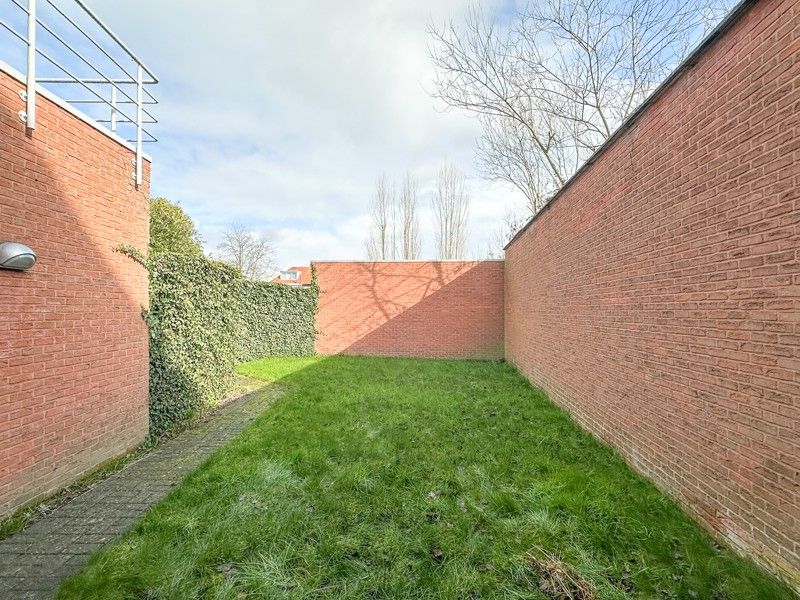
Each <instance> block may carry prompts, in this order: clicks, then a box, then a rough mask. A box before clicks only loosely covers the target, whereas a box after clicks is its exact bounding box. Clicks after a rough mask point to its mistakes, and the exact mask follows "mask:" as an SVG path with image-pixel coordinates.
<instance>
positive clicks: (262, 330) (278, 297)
mask: <svg viewBox="0 0 800 600" xmlns="http://www.w3.org/2000/svg"><path fill="white" fill-rule="evenodd" d="M147 266H148V268H149V270H150V309H149V311H148V313H147V320H148V323H149V328H150V433H151V435H153V436H160V435H162V434H163V433H165V432H166V431H168V430H169V429H170V428H171V427H173V426H174V425H175V424H177V423H180V422H181V421H183V420H185V419H187V418H188V417H189V416H191V415H192V414H193V413H194V412H195V411H196V410H198V409H202V408H204V407H207V406H210V405H213V404H214V403H215V402H216V401H218V400H219V399H220V398H222V397H223V396H224V395H225V394H226V393H227V392H228V391H229V390H230V389H231V386H232V384H233V381H234V375H233V368H234V366H235V364H236V363H237V362H238V361H243V360H251V359H253V358H259V357H263V356H277V355H308V354H313V352H314V337H315V335H316V331H315V328H314V316H315V313H316V307H317V298H318V290H317V288H316V286H312V287H310V288H295V287H289V286H283V285H279V284H274V283H268V282H264V281H250V280H247V279H245V278H243V277H242V276H241V274H240V273H239V272H238V271H237V270H236V269H234V268H231V267H229V266H227V265H224V264H222V263H219V262H216V261H212V260H209V259H207V258H205V257H204V256H189V255H185V254H173V253H162V254H156V255H155V256H152V257H151V258H150V259H149V261H148V263H147Z"/></svg>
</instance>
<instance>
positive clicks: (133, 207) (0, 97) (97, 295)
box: [0, 72, 149, 516]
mask: <svg viewBox="0 0 800 600" xmlns="http://www.w3.org/2000/svg"><path fill="white" fill-rule="evenodd" d="M22 87H24V86H22V85H21V84H20V83H19V82H18V81H16V80H15V79H13V78H12V77H10V76H8V75H7V74H5V73H3V72H0V240H13V241H17V242H21V243H24V244H27V245H29V246H30V247H31V248H33V249H34V251H35V252H36V253H37V255H38V262H37V264H36V265H35V266H34V267H33V269H32V270H30V271H28V272H26V273H19V272H13V271H3V270H0V315H1V316H0V516H2V515H5V514H8V513H9V512H11V511H12V510H13V509H14V508H16V507H18V506H20V505H21V504H24V503H26V502H29V501H31V500H34V499H36V498H40V497H42V496H43V495H45V494H48V493H50V492H53V491H55V490H57V489H58V488H60V487H62V486H64V485H65V484H68V483H69V482H71V481H72V480H74V479H75V478H76V477H78V476H80V475H81V474H83V473H85V472H86V471H88V470H90V469H92V468H93V467H95V466H96V465H98V464H99V463H101V462H103V461H105V460H108V459H110V458H112V457H114V456H116V455H119V454H120V453H122V452H124V451H125V450H127V449H129V448H131V447H133V446H135V445H137V444H138V443H139V442H140V441H141V440H142V439H143V438H144V436H145V435H146V433H147V427H148V419H147V388H148V351H147V344H148V338H147V328H146V326H145V323H144V322H143V321H142V318H141V311H142V308H143V307H145V306H146V305H147V273H146V271H145V269H143V268H142V267H141V266H139V265H137V264H136V263H134V262H133V261H132V260H130V259H129V258H126V257H125V256H123V255H121V254H118V253H115V252H114V251H113V248H114V247H116V246H117V245H119V244H130V245H132V246H135V247H137V248H140V249H146V248H147V243H148V200H147V199H148V183H147V182H149V165H148V164H147V163H145V185H143V186H142V189H140V190H138V191H137V190H136V188H135V186H134V185H133V181H132V179H131V173H132V172H133V166H132V164H131V158H132V153H131V151H130V150H128V149H126V148H124V147H123V146H121V145H120V144H119V143H117V142H115V141H113V140H112V139H110V138H109V137H107V136H106V135H104V134H102V133H100V132H99V131H97V130H96V129H94V128H92V127H91V126H89V125H87V124H86V123H84V122H83V121H81V120H80V119H78V118H76V117H75V116H73V115H71V114H70V113H68V112H67V111H65V110H64V109H63V108H60V107H59V106H57V105H56V104H54V103H53V102H51V101H49V100H48V99H46V98H44V97H43V96H42V95H39V96H38V99H37V111H38V113H37V127H36V130H35V131H34V132H33V133H32V135H31V136H30V137H28V136H26V134H25V127H24V124H23V123H21V122H20V120H19V118H18V117H17V112H18V111H19V110H20V109H22V108H23V103H22V101H21V100H20V98H19V96H18V95H17V92H18V91H19V90H20V89H21V88H22Z"/></svg>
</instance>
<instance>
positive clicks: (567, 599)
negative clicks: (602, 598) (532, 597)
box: [527, 548, 597, 600]
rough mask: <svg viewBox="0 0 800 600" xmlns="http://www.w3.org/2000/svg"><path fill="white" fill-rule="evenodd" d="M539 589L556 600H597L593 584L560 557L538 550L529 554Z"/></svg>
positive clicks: (529, 560) (528, 557)
mask: <svg viewBox="0 0 800 600" xmlns="http://www.w3.org/2000/svg"><path fill="white" fill-rule="evenodd" d="M527 559H528V562H529V564H530V566H531V569H532V570H533V571H534V573H535V575H536V579H537V583H538V584H539V589H540V590H542V592H544V593H545V594H547V595H548V596H550V597H551V598H553V599H554V600H597V595H595V593H594V589H593V588H592V586H591V584H590V583H589V582H588V581H586V580H585V579H584V578H583V577H581V576H580V575H578V574H577V573H575V572H574V571H573V570H572V569H570V567H569V566H568V565H565V564H564V563H562V562H561V561H560V560H559V559H558V557H556V556H554V555H552V554H550V553H548V552H545V551H544V550H542V549H541V548H536V549H534V550H533V551H531V552H528V554H527Z"/></svg>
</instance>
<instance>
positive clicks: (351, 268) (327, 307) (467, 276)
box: [313, 260, 503, 360]
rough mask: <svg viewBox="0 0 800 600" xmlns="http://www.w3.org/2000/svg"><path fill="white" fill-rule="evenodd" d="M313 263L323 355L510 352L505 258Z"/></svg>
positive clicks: (495, 355) (318, 347)
mask: <svg viewBox="0 0 800 600" xmlns="http://www.w3.org/2000/svg"><path fill="white" fill-rule="evenodd" d="M313 265H314V272H315V274H316V278H317V283H318V285H319V290H320V297H319V313H318V315H317V330H318V335H317V343H316V350H317V352H319V353H320V354H337V353H341V354H354V355H367V356H426V357H434V358H481V359H495V360H496V359H501V358H503V262H502V261H497V260H495V261H381V262H371V261H340V262H336V261H334V262H326V261H317V262H314V263H313Z"/></svg>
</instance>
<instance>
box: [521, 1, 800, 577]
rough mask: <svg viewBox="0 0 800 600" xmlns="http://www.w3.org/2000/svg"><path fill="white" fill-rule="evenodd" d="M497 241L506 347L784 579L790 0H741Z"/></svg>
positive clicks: (799, 58) (793, 92)
mask: <svg viewBox="0 0 800 600" xmlns="http://www.w3.org/2000/svg"><path fill="white" fill-rule="evenodd" d="M692 63H693V64H692V66H690V67H688V68H687V69H686V70H685V71H684V72H683V73H681V74H680V75H679V76H678V77H677V78H675V79H674V80H673V81H672V82H671V84H670V85H669V86H668V87H667V88H666V89H665V90H664V91H663V92H662V93H661V94H659V95H658V97H657V98H656V99H655V101H654V102H653V103H652V104H651V105H650V106H648V107H647V108H646V110H645V111H643V112H642V113H641V114H640V115H639V117H638V118H636V119H635V121H634V122H632V123H630V124H629V125H628V126H627V127H624V128H623V129H622V131H621V132H620V133H619V134H618V136H617V137H616V139H614V140H613V141H612V143H611V144H610V145H608V146H607V147H606V148H605V150H604V151H602V152H601V153H600V154H598V155H596V156H595V158H594V160H593V161H592V162H591V163H590V164H588V165H587V166H586V167H585V168H584V169H583V170H582V172H581V173H580V174H579V175H578V176H577V177H576V178H574V179H573V181H572V182H571V183H570V184H568V185H567V186H566V187H565V188H564V189H562V191H561V192H560V193H559V194H558V195H557V197H556V198H555V200H553V201H551V203H550V206H549V207H548V208H546V209H545V210H543V211H542V212H541V213H539V215H538V216H537V217H536V218H535V219H534V220H533V222H532V223H530V224H529V226H528V227H527V228H526V229H525V230H524V231H523V232H522V233H520V234H519V235H518V236H517V237H516V239H515V240H514V241H513V242H512V243H511V244H510V245H509V246H508V248H507V250H506V319H505V322H506V326H505V327H506V329H505V331H506V358H507V360H509V361H510V362H512V363H513V364H514V365H516V366H517V367H518V368H519V369H520V371H522V373H524V374H525V375H526V376H527V377H528V378H529V379H530V380H531V381H532V382H533V383H534V384H535V385H538V386H540V387H542V388H543V389H544V390H546V391H547V393H548V394H549V395H550V398H551V399H553V400H554V401H555V402H557V403H558V404H560V405H562V406H564V407H565V408H567V409H568V410H569V411H570V412H571V413H572V415H573V416H574V418H575V419H577V420H578V421H579V422H580V423H581V424H582V425H583V426H584V427H586V428H587V429H589V430H590V431H592V432H593V433H594V434H595V435H597V436H598V437H600V438H601V439H603V440H605V441H606V442H608V443H610V444H612V445H613V446H614V447H615V448H617V449H618V450H619V451H620V452H621V453H622V455H623V456H624V457H625V458H626V460H627V461H628V462H629V463H630V464H631V465H632V466H634V467H635V468H636V469H637V470H639V471H640V472H642V473H644V474H645V475H647V476H648V477H649V478H651V479H652V480H653V481H655V482H656V483H657V484H658V485H659V486H660V487H661V488H663V489H664V490H666V491H668V492H669V493H671V494H672V495H673V496H674V497H676V498H678V499H679V500H680V501H681V502H682V503H683V505H684V506H685V507H687V508H688V510H689V511H690V512H691V513H692V514H693V515H695V516H696V517H698V518H699V519H700V520H701V521H702V522H703V523H705V524H706V525H707V526H708V527H709V528H711V529H712V530H714V531H716V532H718V534H720V535H722V536H724V537H725V538H726V539H727V540H728V541H729V542H730V543H732V544H734V545H735V546H738V547H739V548H740V549H741V550H743V551H744V552H746V553H748V554H750V555H751V556H753V557H755V558H756V559H758V560H759V561H761V562H762V563H764V564H766V565H768V566H770V567H771V568H772V569H774V570H776V571H778V572H782V573H783V574H784V575H786V576H787V577H789V578H790V579H791V580H793V582H794V584H795V586H797V587H800V2H798V1H797V0H762V1H760V2H755V3H750V5H749V6H747V7H745V9H744V10H743V11H742V13H741V15H740V16H739V18H738V19H736V20H735V22H733V23H732V26H731V27H730V29H728V30H727V31H726V32H725V33H724V35H722V36H720V37H719V39H717V40H716V41H715V42H714V43H713V44H711V45H710V46H708V47H707V48H706V49H705V50H704V51H703V52H702V53H701V54H699V55H698V56H696V57H695V58H694V60H693V61H692Z"/></svg>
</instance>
